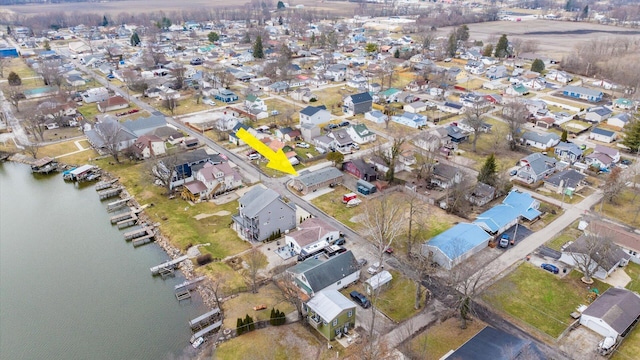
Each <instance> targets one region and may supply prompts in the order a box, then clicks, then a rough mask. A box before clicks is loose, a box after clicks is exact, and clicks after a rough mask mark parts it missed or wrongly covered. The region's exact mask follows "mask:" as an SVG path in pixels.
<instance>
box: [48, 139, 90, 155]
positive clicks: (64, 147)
mask: <svg viewBox="0 0 640 360" xmlns="http://www.w3.org/2000/svg"><path fill="white" fill-rule="evenodd" d="M81 145H83V147H84V144H81ZM78 150H80V149H78V147H77V146H76V144H75V142H74V141H73V140H69V141H63V142H59V143H57V144H51V145H47V146H43V147H41V148H40V150H38V157H45V156H49V157H56V156H60V155H63V154H68V153H70V152H73V151H78Z"/></svg>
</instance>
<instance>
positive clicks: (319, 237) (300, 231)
mask: <svg viewBox="0 0 640 360" xmlns="http://www.w3.org/2000/svg"><path fill="white" fill-rule="evenodd" d="M339 237H340V231H338V230H337V229H336V228H334V227H333V226H331V225H329V224H328V223H326V222H325V221H324V220H321V219H318V218H310V219H307V220H305V221H303V222H302V223H301V224H300V225H298V228H297V230H294V231H292V232H290V233H289V234H287V235H285V236H284V243H285V245H286V246H288V247H289V249H291V250H292V251H293V252H295V253H296V254H300V253H301V252H304V253H306V254H311V253H314V252H316V251H318V250H320V249H324V248H325V247H327V246H329V245H330V244H331V243H332V242H334V241H335V240H337V239H338V238H339Z"/></svg>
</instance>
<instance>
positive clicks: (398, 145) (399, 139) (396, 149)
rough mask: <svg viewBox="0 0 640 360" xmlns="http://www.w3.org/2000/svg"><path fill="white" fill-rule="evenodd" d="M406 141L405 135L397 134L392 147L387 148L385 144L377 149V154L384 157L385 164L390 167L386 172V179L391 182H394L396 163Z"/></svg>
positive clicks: (381, 157)
mask: <svg viewBox="0 0 640 360" xmlns="http://www.w3.org/2000/svg"><path fill="white" fill-rule="evenodd" d="M404 142H405V137H403V136H395V137H394V138H393V142H392V143H391V146H390V147H388V148H387V147H385V146H379V147H378V149H376V151H375V154H376V155H377V156H378V157H380V159H382V161H383V162H384V165H385V166H386V167H387V168H388V170H387V173H386V174H385V180H387V181H389V182H393V180H394V179H395V172H396V164H397V162H398V157H399V156H400V153H401V151H402V145H403V144H404Z"/></svg>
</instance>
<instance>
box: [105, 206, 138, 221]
mask: <svg viewBox="0 0 640 360" xmlns="http://www.w3.org/2000/svg"><path fill="white" fill-rule="evenodd" d="M139 212H140V209H135V208H129V211H125V212H122V213H120V214H116V215H113V216H112V217H111V223H112V224H118V223H120V222H122V221H126V220H129V219H134V218H135V219H137V218H138V215H137V214H138V213H139Z"/></svg>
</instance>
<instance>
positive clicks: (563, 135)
mask: <svg viewBox="0 0 640 360" xmlns="http://www.w3.org/2000/svg"><path fill="white" fill-rule="evenodd" d="M560 141H562V142H567V130H566V129H565V130H562V135H560Z"/></svg>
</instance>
